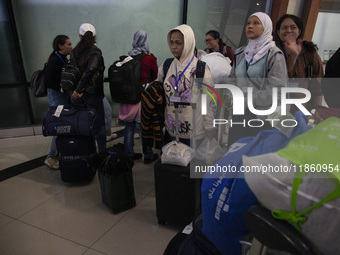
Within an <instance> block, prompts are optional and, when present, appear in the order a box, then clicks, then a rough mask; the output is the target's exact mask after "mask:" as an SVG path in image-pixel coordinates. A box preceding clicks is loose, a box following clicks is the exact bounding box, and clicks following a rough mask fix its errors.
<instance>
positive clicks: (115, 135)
mask: <svg viewBox="0 0 340 255" xmlns="http://www.w3.org/2000/svg"><path fill="white" fill-rule="evenodd" d="M116 137H117V134H116V133H111V135H107V136H106V142H110V141H112V140H113V139H115V138H116Z"/></svg>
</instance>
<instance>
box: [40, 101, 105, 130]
mask: <svg viewBox="0 0 340 255" xmlns="http://www.w3.org/2000/svg"><path fill="white" fill-rule="evenodd" d="M100 129H101V126H100V121H99V118H98V115H97V113H96V110H95V109H94V108H89V107H88V106H86V105H84V104H81V105H77V104H71V105H59V106H51V107H50V109H49V110H48V112H47V113H46V116H45V118H44V121H43V125H42V133H43V135H44V136H56V135H84V136H94V135H96V134H98V133H99V131H100Z"/></svg>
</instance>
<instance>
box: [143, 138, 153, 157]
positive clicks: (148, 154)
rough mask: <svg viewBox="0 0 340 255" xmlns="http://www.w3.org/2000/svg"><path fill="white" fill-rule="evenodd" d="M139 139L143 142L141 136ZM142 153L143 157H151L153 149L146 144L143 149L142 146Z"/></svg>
mask: <svg viewBox="0 0 340 255" xmlns="http://www.w3.org/2000/svg"><path fill="white" fill-rule="evenodd" d="M141 141H142V144H143V137H142V136H141ZM143 155H144V159H146V158H147V159H153V150H152V147H151V146H147V147H146V149H144V146H143Z"/></svg>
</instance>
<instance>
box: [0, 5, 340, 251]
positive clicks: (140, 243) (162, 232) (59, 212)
mask: <svg viewBox="0 0 340 255" xmlns="http://www.w3.org/2000/svg"><path fill="white" fill-rule="evenodd" d="M137 2H138V4H137ZM198 2H199V3H200V4H199V5H198V4H197V3H198ZM316 3H319V4H320V3H321V7H320V6H317V7H316V5H317V4H316ZM283 6H284V7H283ZM306 6H308V7H309V8H306ZM283 8H285V9H284V12H283V13H286V12H287V13H291V14H295V15H298V16H304V18H305V20H308V26H312V28H313V29H312V30H313V31H311V33H309V34H307V36H308V37H309V38H308V39H309V40H312V41H313V42H314V43H316V44H317V45H318V47H319V51H318V53H319V55H320V57H321V58H322V60H324V61H325V60H326V59H328V58H329V54H330V53H331V52H335V50H336V49H337V48H338V47H339V33H338V27H337V24H339V21H340V17H339V16H340V15H339V13H340V2H339V1H335V0H334V1H333V0H322V1H321V0H318V1H314V0H313V1H309V0H289V1H288V0H258V1H253V0H243V1H239V0H228V1H226V0H213V1H211V0H202V1H196V0H194V1H189V0H176V1H168V0H138V1H121V0H100V1H91V0H83V1H75V0H72V1H53V0H49V1H41V0H30V1H28V0H14V1H11V0H0V31H1V34H2V35H4V36H3V38H2V40H1V42H0V50H1V52H2V56H3V57H2V60H1V61H0V84H1V86H0V254H1V255H21V254H25V255H45V254H48V255H61V254H66V255H135V254H143V255H160V254H163V252H164V250H165V248H166V247H167V245H168V243H169V241H170V240H171V239H172V238H173V237H174V236H175V235H176V233H178V231H180V230H181V229H180V228H179V227H176V226H173V225H169V224H165V225H161V224H159V223H158V220H157V217H156V203H155V183H154V162H153V163H151V164H143V162H142V160H141V159H140V160H136V161H135V164H134V167H133V169H132V173H133V181H134V190H135V196H136V206H135V207H134V208H132V209H129V210H126V211H124V212H121V213H119V214H113V213H112V211H111V210H110V209H109V208H108V207H106V206H105V204H104V203H103V202H102V198H101V188H100V183H99V180H98V175H96V176H95V177H94V178H93V181H91V182H90V183H78V184H77V183H65V182H63V181H62V180H61V178H60V171H59V170H52V169H50V168H49V167H48V166H47V165H45V164H44V160H45V159H46V156H47V154H48V152H49V150H50V144H51V139H52V138H51V137H44V136H43V135H42V132H41V123H42V120H43V118H44V116H45V114H46V112H47V110H48V107H49V106H48V102H47V98H46V97H45V98H35V97H34V96H33V95H32V91H31V89H30V87H29V82H30V77H31V75H32V73H33V72H34V71H36V70H38V69H41V68H42V67H43V65H44V63H45V62H46V60H47V57H48V56H49V54H51V51H52V47H51V44H52V40H53V38H54V37H55V36H56V35H58V34H67V35H69V37H70V39H71V41H72V43H73V47H75V46H76V44H77V42H78V41H79V35H78V28H79V25H80V24H81V23H83V22H89V23H92V24H93V25H94V26H95V27H96V29H97V33H98V34H97V45H98V47H99V48H100V49H101V50H102V52H103V57H104V59H105V66H106V69H105V74H104V76H105V78H106V82H105V83H104V89H105V95H106V97H107V99H108V101H109V102H110V104H111V106H112V108H113V114H112V117H113V119H112V131H113V132H116V133H117V134H118V136H117V137H116V138H115V139H113V140H112V141H109V142H108V143H107V147H111V146H113V145H114V144H116V143H119V142H121V143H123V140H124V138H123V132H124V130H123V129H124V126H121V125H116V119H117V117H118V108H119V104H117V103H114V102H112V100H111V98H110V90H109V84H108V82H107V70H108V68H109V66H110V65H111V64H112V63H113V61H114V60H116V59H118V58H119V56H121V55H123V54H126V53H127V52H128V51H129V50H131V44H132V38H133V35H134V33H135V31H137V30H138V29H144V30H146V31H147V32H148V34H149V39H150V45H151V46H150V47H151V52H152V53H153V54H154V55H155V56H156V57H157V61H158V66H160V65H161V64H162V63H163V62H164V61H165V59H166V58H169V57H171V56H172V55H171V52H170V51H169V48H168V45H167V40H166V36H167V33H168V31H169V30H170V29H172V28H173V27H176V26H178V25H180V24H182V23H186V24H188V25H190V26H191V27H192V28H193V30H194V32H195V37H196V46H197V48H198V49H204V48H205V47H206V44H205V33H206V31H208V30H210V29H216V30H219V31H220V33H221V35H222V37H223V40H224V42H226V43H227V44H228V45H230V47H231V48H232V49H233V50H234V51H235V50H236V49H237V48H238V47H240V46H242V45H245V43H246V40H247V38H246V36H245V33H244V28H245V24H246V20H247V19H248V17H249V15H250V14H251V13H254V12H256V11H262V12H266V13H267V14H272V17H273V15H274V16H275V17H276V18H278V15H279V14H280V13H281V12H282V10H283ZM316 9H317V10H316ZM319 9H320V12H319ZM315 10H316V11H315ZM151 11H152V12H151ZM306 17H307V18H308V19H307V18H306ZM66 21H67V22H68V23H67V24H65V22H66ZM313 22H314V23H313ZM122 31H124V33H122ZM309 32H310V31H309ZM313 32H314V34H313ZM127 42H128V43H127ZM135 152H142V148H141V142H140V139H135ZM157 152H158V154H159V153H160V152H159V151H157Z"/></svg>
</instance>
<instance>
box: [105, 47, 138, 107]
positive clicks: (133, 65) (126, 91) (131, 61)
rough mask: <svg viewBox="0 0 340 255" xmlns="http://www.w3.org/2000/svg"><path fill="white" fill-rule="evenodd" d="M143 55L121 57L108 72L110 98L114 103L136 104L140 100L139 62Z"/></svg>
mask: <svg viewBox="0 0 340 255" xmlns="http://www.w3.org/2000/svg"><path fill="white" fill-rule="evenodd" d="M144 56H145V54H144V53H142V54H139V55H137V56H134V57H130V56H128V57H127V56H121V57H120V59H119V60H118V61H115V62H114V63H113V64H112V65H111V66H110V67H109V71H108V76H109V82H110V93H111V98H112V100H113V101H114V102H116V103H123V104H137V103H138V102H140V101H141V99H142V92H143V91H144V89H145V88H144V86H143V84H142V72H141V60H142V58H143V57H144Z"/></svg>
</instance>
